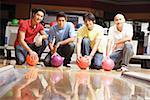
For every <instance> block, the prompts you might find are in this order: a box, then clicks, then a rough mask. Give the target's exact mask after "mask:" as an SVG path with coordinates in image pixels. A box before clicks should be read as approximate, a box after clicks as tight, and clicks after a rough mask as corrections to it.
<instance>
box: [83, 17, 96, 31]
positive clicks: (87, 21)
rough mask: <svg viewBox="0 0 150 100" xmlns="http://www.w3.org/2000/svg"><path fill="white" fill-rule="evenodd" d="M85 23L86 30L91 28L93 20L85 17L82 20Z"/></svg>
mask: <svg viewBox="0 0 150 100" xmlns="http://www.w3.org/2000/svg"><path fill="white" fill-rule="evenodd" d="M84 23H85V25H86V26H87V28H88V30H92V29H93V27H94V22H93V21H92V20H89V19H85V21H84Z"/></svg>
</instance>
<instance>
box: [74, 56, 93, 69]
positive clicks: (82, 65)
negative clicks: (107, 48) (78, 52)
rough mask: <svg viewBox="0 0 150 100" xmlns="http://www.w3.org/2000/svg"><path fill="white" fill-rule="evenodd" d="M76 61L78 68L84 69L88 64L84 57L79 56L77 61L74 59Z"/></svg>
mask: <svg viewBox="0 0 150 100" xmlns="http://www.w3.org/2000/svg"><path fill="white" fill-rule="evenodd" d="M76 63H77V65H78V66H79V67H80V69H86V68H87V67H89V65H90V63H89V61H88V59H87V58H86V57H81V58H80V59H79V60H78V61H76Z"/></svg>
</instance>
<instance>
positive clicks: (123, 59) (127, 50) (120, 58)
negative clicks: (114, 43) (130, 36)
mask: <svg viewBox="0 0 150 100" xmlns="http://www.w3.org/2000/svg"><path fill="white" fill-rule="evenodd" d="M133 54H134V52H133V46H132V44H131V43H130V42H125V44H124V48H123V49H122V50H118V51H115V52H112V54H111V55H110V58H111V59H112V60H113V61H114V62H115V68H114V69H118V68H120V67H121V65H128V64H129V61H130V58H131V57H132V56H133Z"/></svg>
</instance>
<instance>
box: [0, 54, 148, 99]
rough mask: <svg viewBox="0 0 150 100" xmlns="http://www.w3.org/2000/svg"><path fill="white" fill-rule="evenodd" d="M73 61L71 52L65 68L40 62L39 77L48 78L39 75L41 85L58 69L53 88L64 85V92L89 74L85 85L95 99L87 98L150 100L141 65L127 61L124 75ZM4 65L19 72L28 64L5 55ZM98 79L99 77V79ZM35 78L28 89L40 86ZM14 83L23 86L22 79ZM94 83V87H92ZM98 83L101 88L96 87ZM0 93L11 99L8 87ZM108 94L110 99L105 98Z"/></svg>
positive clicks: (0, 60)
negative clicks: (59, 78) (19, 62)
mask: <svg viewBox="0 0 150 100" xmlns="http://www.w3.org/2000/svg"><path fill="white" fill-rule="evenodd" d="M75 60H76V55H75V54H74V55H73V57H72V61H71V64H70V66H71V67H70V68H66V67H64V66H61V67H59V68H60V69H59V68H52V67H50V68H48V67H45V66H44V64H43V62H39V64H38V65H37V66H36V67H38V68H39V69H40V73H39V77H40V78H42V77H43V76H44V77H45V78H48V79H40V78H39V79H40V81H41V84H42V86H43V87H45V86H47V85H46V84H47V83H45V82H47V81H48V80H49V77H50V76H49V75H51V80H52V79H53V78H52V76H53V74H54V75H55V74H56V73H57V72H59V73H57V74H58V76H59V74H60V75H61V73H62V72H63V73H64V76H63V77H64V78H63V81H58V84H55V85H56V87H58V88H60V89H62V90H63V89H64V88H65V89H64V90H66V91H67V90H68V88H70V89H71V88H72V89H73V90H72V92H73V93H74V91H76V90H77V89H76V87H75V86H76V85H75V83H76V82H78V81H79V80H80V81H79V83H80V82H81V83H80V84H85V83H82V82H84V81H85V80H86V81H87V80H88V79H89V78H88V77H90V80H92V79H93V81H91V83H90V84H91V85H88V86H89V91H93V92H91V94H94V97H95V96H96V98H97V99H96V98H95V99H91V98H90V99H88V100H150V69H143V68H141V66H140V65H139V64H130V66H128V69H129V73H128V72H127V73H125V74H124V73H122V72H117V71H115V70H112V71H104V70H103V69H101V70H91V69H87V70H80V69H79V67H78V66H77V65H76V64H75ZM7 65H13V66H15V67H16V69H17V70H18V71H19V70H20V68H21V70H20V73H21V74H24V69H25V70H26V69H28V68H29V67H30V66H28V65H27V64H23V65H16V61H15V59H11V60H8V59H6V58H1V59H0V67H5V66H7ZM22 69H23V70H22ZM62 69H63V70H62ZM56 70H57V71H56ZM130 72H131V73H130ZM88 73H89V74H88ZM21 74H19V75H21ZM0 75H1V74H0ZM41 75H42V76H41ZM47 75H48V76H47ZM66 75H67V76H66ZM76 75H79V76H78V81H76V80H77V79H76ZM88 75H90V76H88ZM2 76H3V75H1V77H2ZM56 76H57V75H56ZM58 76H57V77H56V79H58ZM141 76H142V77H141ZM59 77H60V76H59ZM61 77H62V76H61ZM99 78H100V79H101V80H99ZM23 80H26V79H23ZM36 80H37V81H34V82H31V83H32V84H30V83H29V84H28V85H27V86H26V87H25V88H28V87H31V88H34V87H35V86H34V85H33V84H37V87H40V86H41V85H40V84H39V83H38V79H36ZM45 80H46V81H45ZM66 80H69V82H70V85H68V81H66ZM90 80H89V81H90ZM25 82H26V81H25ZM87 82H88V81H87ZM92 82H93V83H92ZM17 84H23V86H24V81H21V83H19V82H18V83H17ZM66 84H67V85H66ZM57 85H58V86H57ZM74 85H75V86H74ZM107 85H108V86H107ZM0 86H1V85H0ZM16 86H18V85H16ZM16 86H14V87H16ZM21 86H22V85H21ZM48 86H49V85H48ZM66 86H67V87H66ZM81 86H82V85H81ZM90 86H92V88H90ZM94 86H95V87H96V88H94ZM99 86H100V87H101V88H98V87H99ZM3 87H4V86H3V85H2V87H0V88H1V89H2V90H3V91H4V90H5V89H3ZM14 87H13V89H15V88H14ZM40 88H41V87H40ZM93 89H95V90H93ZM130 89H131V90H130ZM58 90H59V89H58ZM79 90H80V88H79ZM83 90H84V89H83ZM114 91H116V92H114ZM72 92H67V93H69V94H70V95H69V96H70V98H71V97H76V95H75V94H73V95H72V94H71V93H72ZM2 93H3V92H2V91H1V92H0V100H6V99H7V100H11V99H12V97H11V96H10V93H11V94H12V90H11V89H9V91H8V92H7V93H5V95H4V94H3V95H4V96H3V97H2V98H1V96H2ZM14 93H15V92H14ZM8 94H9V95H8ZM111 94H112V95H111ZM118 94H119V95H120V97H121V98H122V99H121V98H120V99H118V98H117V99H116V97H118ZM127 94H130V97H128V96H129V95H127ZM125 95H126V96H125ZM90 96H91V95H88V96H87V97H90ZM92 96H93V95H92ZM45 97H46V96H45ZM110 97H111V98H112V99H108V98H110ZM8 98H9V99H8ZM102 98H103V99H102ZM129 98H132V99H129ZM26 100H29V99H26ZM39 100H41V99H39ZM55 100H56V99H55ZM57 100H58V99H57ZM66 100H77V99H76V98H75V99H73V98H72V99H66ZM84 100H85V99H84Z"/></svg>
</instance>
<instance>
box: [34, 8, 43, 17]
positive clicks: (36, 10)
mask: <svg viewBox="0 0 150 100" xmlns="http://www.w3.org/2000/svg"><path fill="white" fill-rule="evenodd" d="M38 11H42V12H43V13H44V16H45V14H46V11H45V10H44V9H43V8H35V9H33V10H32V12H33V13H34V14H36V13H37V12H38Z"/></svg>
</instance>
